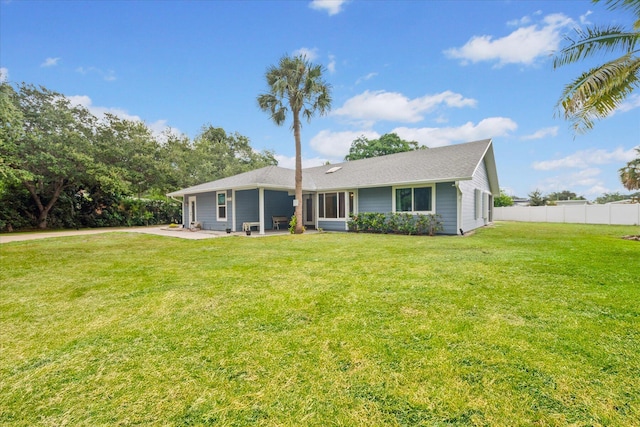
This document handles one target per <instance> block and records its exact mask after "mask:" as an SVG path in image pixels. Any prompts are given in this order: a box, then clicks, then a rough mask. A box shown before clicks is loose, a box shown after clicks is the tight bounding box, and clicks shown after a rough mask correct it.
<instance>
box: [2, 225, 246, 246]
mask: <svg viewBox="0 0 640 427" xmlns="http://www.w3.org/2000/svg"><path fill="white" fill-rule="evenodd" d="M114 232H120V233H122V232H125V233H144V234H154V235H157V236H167V237H177V238H182V239H191V240H201V239H211V238H214V237H223V236H228V234H226V233H224V232H219V231H207V230H201V231H189V230H186V229H183V228H176V229H169V228H167V227H125V228H95V229H89V230H65V231H43V232H33V233H3V234H0V243H10V242H21V241H25V240H36V239H46V238H49V237H65V236H82V235H84V234H102V233H114ZM234 234H240V233H234ZM231 235H233V234H231Z"/></svg>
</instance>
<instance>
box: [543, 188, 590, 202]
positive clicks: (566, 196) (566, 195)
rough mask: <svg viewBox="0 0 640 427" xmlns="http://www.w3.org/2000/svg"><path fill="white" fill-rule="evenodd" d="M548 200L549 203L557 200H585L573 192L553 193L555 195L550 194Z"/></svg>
mask: <svg viewBox="0 0 640 427" xmlns="http://www.w3.org/2000/svg"><path fill="white" fill-rule="evenodd" d="M546 198H547V200H548V201H555V200H585V198H584V197H582V196H578V195H577V194H576V193H574V192H573V191H569V190H563V191H556V192H553V193H549V194H548V195H547V197H546Z"/></svg>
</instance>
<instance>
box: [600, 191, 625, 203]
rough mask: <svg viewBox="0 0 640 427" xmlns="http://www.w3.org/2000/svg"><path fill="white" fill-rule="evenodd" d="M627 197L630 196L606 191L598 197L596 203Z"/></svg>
mask: <svg viewBox="0 0 640 427" xmlns="http://www.w3.org/2000/svg"><path fill="white" fill-rule="evenodd" d="M625 198H628V196H626V197H625V196H623V195H622V194H620V193H618V192H616V193H604V194H603V195H602V196H600V197H598V198H596V203H598V204H601V205H603V204H605V203H611V202H619V201H620V200H624V199H625Z"/></svg>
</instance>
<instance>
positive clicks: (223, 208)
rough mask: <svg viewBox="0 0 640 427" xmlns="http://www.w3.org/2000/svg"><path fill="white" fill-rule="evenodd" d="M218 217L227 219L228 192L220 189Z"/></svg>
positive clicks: (218, 194)
mask: <svg viewBox="0 0 640 427" xmlns="http://www.w3.org/2000/svg"><path fill="white" fill-rule="evenodd" d="M216 204H217V210H216V214H217V218H218V221H226V219H227V192H226V191H218V192H217V193H216Z"/></svg>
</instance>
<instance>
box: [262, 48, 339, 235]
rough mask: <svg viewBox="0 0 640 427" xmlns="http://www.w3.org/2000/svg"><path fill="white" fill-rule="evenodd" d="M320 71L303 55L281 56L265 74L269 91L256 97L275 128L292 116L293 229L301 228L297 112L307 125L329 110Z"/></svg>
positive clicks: (328, 89) (328, 88)
mask: <svg viewBox="0 0 640 427" xmlns="http://www.w3.org/2000/svg"><path fill="white" fill-rule="evenodd" d="M322 72H323V68H322V67H321V66H320V65H314V64H312V63H310V62H309V61H308V60H307V58H306V57H305V56H303V55H300V56H286V55H285V56H283V57H282V58H281V59H280V63H279V64H278V66H277V67H276V66H273V65H272V66H270V67H269V68H268V69H267V73H266V75H265V77H266V79H267V84H268V85H269V92H268V93H264V94H262V95H259V96H258V105H259V106H260V109H261V110H262V111H265V112H268V113H269V114H270V115H271V119H272V120H273V121H274V122H275V124H277V125H278V126H280V125H282V124H283V123H284V122H285V120H286V118H287V112H288V111H291V115H292V116H293V124H292V126H291V128H292V129H293V136H294V139H295V142H296V175H295V181H296V182H295V184H296V195H295V197H296V201H297V204H296V209H295V216H296V228H295V233H296V234H300V233H302V232H303V231H304V227H303V226H302V148H301V143H300V128H301V127H302V124H301V122H300V113H301V112H302V115H303V116H304V117H306V119H307V122H310V121H311V117H313V116H314V115H315V113H316V112H317V113H319V114H320V115H321V116H322V115H325V114H326V113H328V112H329V110H330V109H331V86H330V85H329V84H327V83H326V82H325V81H324V80H323V79H322Z"/></svg>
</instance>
